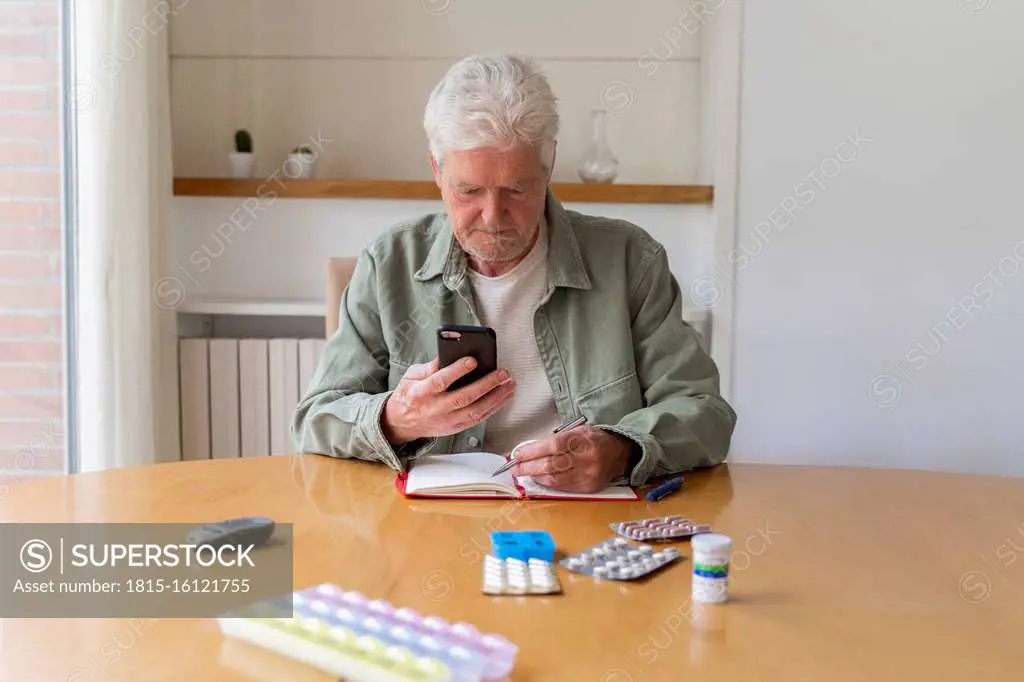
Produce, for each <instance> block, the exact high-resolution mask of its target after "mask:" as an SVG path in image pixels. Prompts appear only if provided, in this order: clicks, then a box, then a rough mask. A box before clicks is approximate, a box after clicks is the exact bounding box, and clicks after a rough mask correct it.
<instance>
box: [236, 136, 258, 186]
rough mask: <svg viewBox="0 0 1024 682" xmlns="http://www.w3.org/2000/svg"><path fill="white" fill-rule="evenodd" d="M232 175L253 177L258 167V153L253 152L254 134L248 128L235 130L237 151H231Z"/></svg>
mask: <svg viewBox="0 0 1024 682" xmlns="http://www.w3.org/2000/svg"><path fill="white" fill-rule="evenodd" d="M229 156H230V158H231V177H233V178H251V177H252V175H253V171H254V170H255V169H256V155H255V154H253V153H252V136H251V135H250V134H249V131H248V130H238V131H235V151H234V152H233V153H231V154H230V155H229Z"/></svg>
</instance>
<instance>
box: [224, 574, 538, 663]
mask: <svg viewBox="0 0 1024 682" xmlns="http://www.w3.org/2000/svg"><path fill="white" fill-rule="evenodd" d="M275 602H276V603H275ZM292 609H293V611H292ZM289 611H292V612H293V614H294V615H293V616H292V617H280V615H281V614H282V613H288V612H289ZM218 623H219V625H220V629H221V632H222V633H223V634H224V635H225V636H228V637H233V638H236V639H240V640H243V641H246V642H249V643H250V644H254V645H256V646H259V647H261V648H264V649H268V650H270V651H274V652H275V653H278V654H280V655H282V656H287V657H289V658H292V659H294V660H297V661H300V662H303V663H306V664H307V665H310V666H313V667H315V668H318V669H320V670H323V671H325V672H327V673H329V674H331V675H335V676H338V677H342V678H344V679H346V680H352V681H353V682H363V681H365V682H399V681H401V682H475V681H477V680H494V679H500V678H502V677H505V676H507V675H508V674H509V673H511V671H512V669H513V668H514V667H515V661H516V657H517V656H518V653H519V649H518V647H517V646H516V645H515V644H513V643H512V642H510V641H509V640H507V639H505V638H504V637H502V636H501V635H498V634H484V633H481V632H479V631H478V630H477V629H476V628H475V627H473V626H472V625H471V624H469V623H449V622H447V621H446V620H444V619H442V618H438V617H436V616H423V615H421V614H419V613H417V612H416V611H413V610H411V609H406V608H396V607H395V606H393V605H392V604H390V603H388V602H386V601H384V600H381V599H374V600H371V599H369V598H368V597H366V596H364V595H362V594H360V593H359V592H351V591H350V592H346V591H344V590H342V589H341V588H340V587H338V586H337V585H333V584H329V583H325V584H323V585H318V586H316V587H313V588H309V589H306V590H302V591H298V592H295V593H294V594H292V595H290V596H286V597H283V598H280V599H279V600H272V601H269V602H263V603H261V604H260V605H256V606H255V607H250V608H249V609H247V610H246V617H223V618H220V619H218Z"/></svg>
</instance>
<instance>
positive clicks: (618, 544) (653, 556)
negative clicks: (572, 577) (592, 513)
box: [559, 537, 682, 580]
mask: <svg viewBox="0 0 1024 682" xmlns="http://www.w3.org/2000/svg"><path fill="white" fill-rule="evenodd" d="M681 557H682V555H681V554H680V553H679V551H678V550H676V549H674V548H672V547H665V548H656V547H653V546H651V545H644V544H635V543H632V542H630V541H629V540H627V539H626V538H622V537H614V538H609V539H607V540H605V541H604V542H602V543H600V544H597V545H594V546H593V547H589V548H587V549H585V550H583V551H582V552H579V553H577V554H573V555H572V556H569V557H566V558H565V559H562V560H561V561H560V562H559V563H561V564H562V565H563V566H565V567H566V568H568V569H569V570H570V571H574V572H576V573H582V574H583V575H589V576H591V577H593V578H602V579H608V580H635V579H637V578H642V577H643V576H645V575H647V574H649V573H653V572H654V571H656V570H658V569H659V568H661V567H663V566H666V565H668V564H670V563H672V562H673V561H675V560H677V559H679V558H681Z"/></svg>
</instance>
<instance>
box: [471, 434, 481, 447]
mask: <svg viewBox="0 0 1024 682" xmlns="http://www.w3.org/2000/svg"><path fill="white" fill-rule="evenodd" d="M478 445H480V439H479V438H477V437H476V436H470V437H469V447H471V448H475V447H477V446H478Z"/></svg>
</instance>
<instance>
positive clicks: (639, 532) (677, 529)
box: [609, 516, 711, 540]
mask: <svg viewBox="0 0 1024 682" xmlns="http://www.w3.org/2000/svg"><path fill="white" fill-rule="evenodd" d="M609 527H610V528H611V529H612V530H613V531H615V532H616V533H618V534H619V535H621V536H623V537H627V538H629V539H630V540H679V539H684V538H689V537H693V536H694V535H697V534H698V533H710V532H711V526H706V525H704V524H700V523H696V522H694V521H691V520H690V519H688V518H686V517H685V516H654V517H651V518H649V519H633V520H630V521H617V522H615V523H611V524H609Z"/></svg>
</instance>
